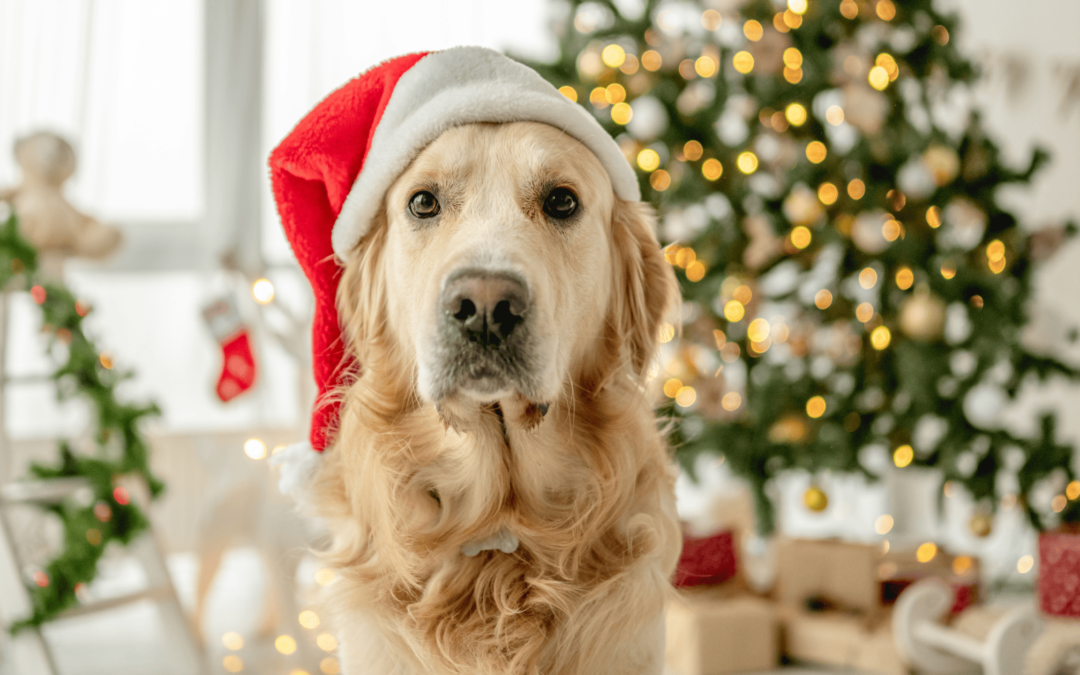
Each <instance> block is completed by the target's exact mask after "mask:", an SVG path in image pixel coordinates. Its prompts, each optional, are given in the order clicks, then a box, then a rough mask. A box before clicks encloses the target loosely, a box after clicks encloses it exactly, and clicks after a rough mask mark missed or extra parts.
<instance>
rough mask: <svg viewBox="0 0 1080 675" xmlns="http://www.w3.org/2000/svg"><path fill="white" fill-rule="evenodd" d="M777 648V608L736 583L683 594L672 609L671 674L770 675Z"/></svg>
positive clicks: (668, 656) (669, 617) (669, 620)
mask: <svg viewBox="0 0 1080 675" xmlns="http://www.w3.org/2000/svg"><path fill="white" fill-rule="evenodd" d="M778 648H779V640H778V635H777V623H776V616H775V610H774V606H773V604H772V603H771V602H769V601H767V600H764V599H762V598H758V597H755V596H752V595H749V594H746V593H745V592H743V591H741V590H739V589H738V588H737V585H736V584H727V585H725V586H721V587H714V588H697V589H691V590H682V591H679V593H678V597H677V599H676V600H674V601H672V602H671V603H669V605H668V609H667V648H666V653H665V659H664V661H665V672H666V673H668V674H669V675H722V674H724V673H747V672H754V671H759V670H769V669H772V668H775V667H776V665H777V657H778Z"/></svg>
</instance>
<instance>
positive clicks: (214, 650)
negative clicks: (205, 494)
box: [0, 548, 338, 675]
mask: <svg viewBox="0 0 1080 675" xmlns="http://www.w3.org/2000/svg"><path fill="white" fill-rule="evenodd" d="M169 568H170V572H171V574H172V577H173V580H174V583H175V585H176V589H177V593H178V595H179V596H180V599H181V603H182V604H183V605H184V606H185V609H189V610H190V608H191V606H192V605H193V604H194V594H195V579H196V575H197V573H198V563H197V560H196V559H195V556H194V555H191V554H180V555H174V556H171V557H170V559H169ZM317 569H318V568H317V565H316V564H315V562H314V561H313V560H311V561H308V560H305V562H304V563H303V564H302V565H301V569H300V572H299V574H298V576H300V577H301V578H304V579H313V578H314V576H315V572H316V571H317ZM263 576H264V572H263V567H262V563H261V560H260V558H259V556H258V555H257V553H256V552H255V550H254V549H245V548H239V549H234V550H232V551H230V552H229V553H228V554H227V555H226V557H225V559H224V561H223V563H222V568H221V570H220V572H219V574H218V576H217V577H216V579H215V581H214V586H213V587H212V588H211V591H210V596H209V602H208V608H207V613H206V620H205V622H204V623H205V625H204V627H203V628H204V629H203V631H202V636H203V640H204V644H205V647H206V652H207V660H208V661H209V666H208V668H209V671H208V672H210V673H213V674H214V675H218V674H220V673H230V672H233V673H236V672H240V673H256V674H258V675H300V674H301V673H308V674H309V675H318V674H320V673H326V674H327V675H335V674H336V672H337V670H338V667H337V662H336V659H335V658H334V657H333V654H332V653H328V652H326V651H324V650H322V649H320V648H319V647H318V646H317V645H316V639H317V638H318V636H320V635H323V634H324V633H325V626H320V627H319V628H316V629H314V630H307V629H304V628H302V627H301V626H300V625H299V624H298V623H297V621H296V619H295V618H293V619H292V620H291V622H290V623H291V625H292V626H293V629H292V630H289V629H288V628H286V629H284V631H288V633H284V631H282V633H281V634H291V635H290V637H292V638H293V640H294V642H297V643H298V644H297V648H296V649H295V651H293V653H292V654H290V655H285V654H282V653H280V652H279V651H278V650H277V649H276V648H275V640H276V638H277V637H278V635H276V634H275V633H278V631H273V632H271V633H269V634H267V635H263V636H260V635H258V634H257V633H258V623H259V618H260V616H261V610H262V606H263ZM142 583H143V581H142V572H141V569H139V567H138V566H137V565H135V564H134V563H133V562H132V561H130V560H126V559H116V560H109V561H106V563H103V565H102V567H101V573H100V575H99V578H98V579H97V580H96V581H95V584H94V587H93V591H94V593H95V595H96V596H98V597H109V596H110V595H120V594H123V593H126V592H130V591H132V590H134V589H137V588H139V587H140V586H141V585H142ZM232 633H235V634H237V635H239V637H240V639H239V640H236V637H235V636H233V635H230V636H229V637H230V638H232V640H231V646H233V647H237V646H238V643H242V646H239V648H237V649H228V648H226V646H225V644H224V642H225V641H226V639H225V636H226V634H232ZM45 638H46V641H47V642H48V644H49V645H50V646H51V647H52V649H53V653H54V658H55V659H56V662H57V667H58V668H59V670H60V675H188V674H187V673H183V671H182V669H181V668H178V667H177V666H176V665H175V664H174V663H170V662H169V661H170V660H171V659H170V658H169V656H168V652H169V650H168V643H167V641H166V639H165V636H164V635H163V634H162V623H161V621H160V620H159V617H158V614H157V609H156V608H155V606H154V605H153V604H151V603H149V602H140V603H136V604H132V605H129V606H126V607H124V608H121V609H116V610H113V611H110V612H107V613H102V614H100V615H94V616H85V617H79V618H74V619H68V620H65V621H59V622H57V623H55V624H53V625H51V626H49V627H48V628H47V629H46V631H45ZM286 642H287V641H286ZM322 642H323V644H324V645H326V644H327V641H326V640H325V638H324V639H323V641H322ZM283 646H284V647H285V650H286V651H289V650H288V645H287V644H285V645H283ZM0 675H22V674H21V673H18V672H17V671H16V670H15V666H14V664H11V663H8V662H6V661H5V660H4V659H3V650H2V647H0Z"/></svg>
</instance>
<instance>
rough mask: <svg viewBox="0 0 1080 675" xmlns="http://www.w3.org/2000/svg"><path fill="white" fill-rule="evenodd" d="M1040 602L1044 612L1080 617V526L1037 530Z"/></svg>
mask: <svg viewBox="0 0 1080 675" xmlns="http://www.w3.org/2000/svg"><path fill="white" fill-rule="evenodd" d="M1039 606H1040V607H1041V608H1042V611H1043V613H1044V614H1049V615H1053V616H1067V617H1074V618H1076V617H1080V529H1069V530H1065V529H1062V530H1058V531H1057V532H1042V533H1040V534H1039Z"/></svg>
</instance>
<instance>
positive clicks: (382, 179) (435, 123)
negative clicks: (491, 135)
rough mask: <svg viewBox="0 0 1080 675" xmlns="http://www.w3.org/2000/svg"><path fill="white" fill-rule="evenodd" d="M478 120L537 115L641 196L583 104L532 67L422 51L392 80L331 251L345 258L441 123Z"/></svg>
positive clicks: (490, 57) (491, 57)
mask: <svg viewBox="0 0 1080 675" xmlns="http://www.w3.org/2000/svg"><path fill="white" fill-rule="evenodd" d="M478 122H543V123H545V124H549V125H551V126H553V127H555V128H557V129H561V130H562V131H565V132H566V133H567V134H569V135H570V136H573V137H574V138H576V139H577V140H579V141H581V142H582V143H583V144H585V146H586V147H587V148H589V150H591V151H592V152H593V154H595V155H596V157H597V159H599V160H600V163H601V164H603V166H604V168H605V169H607V172H608V176H609V177H610V179H611V184H612V187H613V188H614V189H615V194H616V195H618V196H619V197H620V198H622V199H625V200H627V201H638V200H640V199H641V191H640V189H639V187H638V182H637V176H636V175H635V174H634V169H633V167H631V166H630V164H629V163H628V162H627V161H626V158H625V157H624V156H623V154H622V151H621V150H620V149H619V146H618V144H617V143H615V141H614V140H613V139H612V138H611V136H610V135H608V133H607V132H606V131H604V128H603V127H601V126H600V123H599V122H597V121H596V119H595V118H594V117H593V116H592V115H590V114H589V113H588V112H587V111H586V110H585V109H584V108H583V107H581V106H580V105H578V104H576V103H574V102H572V101H570V100H569V99H567V98H566V97H565V96H563V95H562V94H560V93H559V91H558V90H557V89H556V88H555V87H554V86H552V85H551V84H550V83H549V82H548V81H547V80H545V79H544V78H542V77H541V76H540V74H539V73H537V72H536V71H534V70H533V69H532V68H529V67H528V66H524V65H522V64H520V63H518V62H516V61H513V60H512V59H509V58H507V57H505V56H503V55H502V54H500V53H498V52H496V51H493V50H491V49H485V48H483V47H455V48H453V49H447V50H445V51H441V52H434V53H431V54H428V55H427V56H425V57H424V58H422V59H420V60H419V61H417V62H416V64H415V65H414V66H413V67H412V68H410V69H409V70H408V71H406V72H405V73H404V74H403V75H402V76H401V78H400V79H399V80H398V82H397V85H396V86H395V87H394V92H393V93H392V94H391V95H390V101H389V102H388V103H387V104H386V109H385V110H384V111H383V116H382V119H381V120H380V121H379V126H378V127H377V128H376V129H375V133H374V135H373V136H372V140H371V148H370V149H369V150H368V154H367V157H366V158H365V159H364V165H363V168H362V169H361V171H360V175H359V176H357V178H356V183H354V184H353V186H352V189H351V190H350V191H349V195H348V197H346V199H345V204H344V205H343V206H342V208H341V213H340V214H339V215H338V218H337V221H336V222H335V223H334V232H333V245H334V252H335V253H336V254H337V255H338V257H339V258H341V259H342V260H345V259H347V258H348V254H349V252H350V251H351V250H352V249H353V247H354V246H356V243H357V242H359V241H360V239H361V238H362V237H363V236H364V234H365V233H366V232H367V230H368V227H369V226H370V224H371V219H372V218H373V217H374V216H375V213H376V211H378V209H379V207H380V206H381V204H382V197H383V194H384V193H385V192H386V190H387V189H389V187H390V185H392V184H393V182H394V181H395V180H396V179H397V177H398V176H400V175H401V173H402V172H403V171H405V169H406V167H408V166H409V163H410V162H412V161H413V159H415V158H416V156H417V155H418V154H420V151H421V150H423V149H424V148H425V147H426V146H427V145H428V144H429V143H431V142H432V141H434V140H435V139H436V138H438V137H439V135H440V134H442V133H443V132H444V131H446V130H447V129H450V128H452V127H457V126H462V125H465V124H473V123H478Z"/></svg>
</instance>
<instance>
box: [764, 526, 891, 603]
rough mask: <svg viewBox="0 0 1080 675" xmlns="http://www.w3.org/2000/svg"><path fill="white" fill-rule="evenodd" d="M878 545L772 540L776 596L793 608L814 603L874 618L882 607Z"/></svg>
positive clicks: (879, 551) (827, 541)
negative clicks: (775, 556) (774, 548)
mask: <svg viewBox="0 0 1080 675" xmlns="http://www.w3.org/2000/svg"><path fill="white" fill-rule="evenodd" d="M881 557H882V551H881V546H879V545H876V544H855V543H848V542H841V541H834V540H820V541H819V540H808V539H785V540H781V541H779V542H777V570H776V598H777V600H778V601H779V602H781V603H782V604H784V605H787V606H790V607H796V608H802V607H805V606H806V605H807V604H808V603H811V602H813V603H818V604H823V605H825V606H829V607H834V608H837V609H845V610H852V611H856V612H860V613H863V614H864V615H866V616H869V617H874V616H876V615H877V614H878V613H879V612H880V610H881V605H882V603H881V583H880V581H879V579H878V565H879V563H880V562H881Z"/></svg>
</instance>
